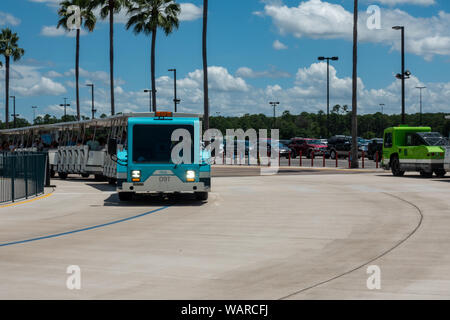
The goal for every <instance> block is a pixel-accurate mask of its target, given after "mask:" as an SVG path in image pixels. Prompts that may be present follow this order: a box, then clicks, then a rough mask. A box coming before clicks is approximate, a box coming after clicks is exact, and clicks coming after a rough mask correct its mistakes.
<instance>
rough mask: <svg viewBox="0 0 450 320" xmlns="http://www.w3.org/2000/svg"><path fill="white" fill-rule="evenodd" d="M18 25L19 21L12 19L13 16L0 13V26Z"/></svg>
mask: <svg viewBox="0 0 450 320" xmlns="http://www.w3.org/2000/svg"><path fill="white" fill-rule="evenodd" d="M19 24H20V19H18V18H16V17H14V16H13V15H11V14H9V13H6V12H2V11H0V26H4V25H12V26H17V25H19Z"/></svg>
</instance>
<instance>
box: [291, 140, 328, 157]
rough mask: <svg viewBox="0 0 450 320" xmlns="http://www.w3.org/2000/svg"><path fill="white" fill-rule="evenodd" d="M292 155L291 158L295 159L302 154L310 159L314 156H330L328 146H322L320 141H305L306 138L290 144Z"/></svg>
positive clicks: (292, 141)
mask: <svg viewBox="0 0 450 320" xmlns="http://www.w3.org/2000/svg"><path fill="white" fill-rule="evenodd" d="M289 148H291V150H292V153H291V157H292V158H293V159H295V158H296V157H297V156H298V155H300V153H301V154H302V155H304V156H307V157H308V158H311V157H312V154H313V152H314V156H322V155H323V154H325V155H328V153H327V146H326V145H324V144H322V142H321V141H320V140H319V139H304V138H294V139H292V140H291V143H290V144H289Z"/></svg>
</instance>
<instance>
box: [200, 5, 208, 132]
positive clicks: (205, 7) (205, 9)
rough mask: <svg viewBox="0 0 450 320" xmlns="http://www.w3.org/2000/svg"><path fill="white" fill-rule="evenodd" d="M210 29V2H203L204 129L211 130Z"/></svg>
mask: <svg viewBox="0 0 450 320" xmlns="http://www.w3.org/2000/svg"><path fill="white" fill-rule="evenodd" d="M207 29H208V0H203V36H202V54H203V110H204V111H203V113H204V119H203V122H204V127H205V130H208V129H209V91H208V56H207V51H206V49H207V46H206V40H207V38H206V36H207Z"/></svg>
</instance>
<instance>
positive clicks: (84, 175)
mask: <svg viewBox="0 0 450 320" xmlns="http://www.w3.org/2000/svg"><path fill="white" fill-rule="evenodd" d="M89 176H90V174H89V173H82V174H81V177H83V178H89Z"/></svg>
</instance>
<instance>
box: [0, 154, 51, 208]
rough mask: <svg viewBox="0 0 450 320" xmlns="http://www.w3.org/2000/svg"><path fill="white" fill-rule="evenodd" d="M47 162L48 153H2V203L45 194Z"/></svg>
mask: <svg viewBox="0 0 450 320" xmlns="http://www.w3.org/2000/svg"><path fill="white" fill-rule="evenodd" d="M46 162H47V154H46V153H40V152H23V153H22V152H20V153H10V152H6V153H0V203H2V202H8V201H15V200H18V199H26V198H28V197H30V196H35V195H39V194H42V193H44V184H45V170H46Z"/></svg>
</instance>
